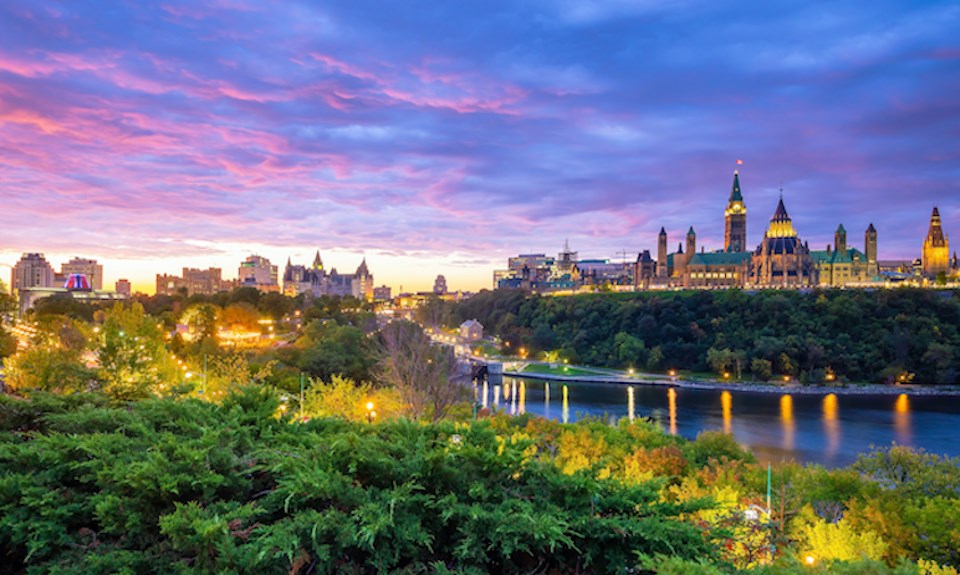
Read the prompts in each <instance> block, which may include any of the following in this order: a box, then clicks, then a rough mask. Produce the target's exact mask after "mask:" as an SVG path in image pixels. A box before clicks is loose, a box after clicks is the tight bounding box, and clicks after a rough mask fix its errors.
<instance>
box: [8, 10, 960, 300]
mask: <svg viewBox="0 0 960 575" xmlns="http://www.w3.org/2000/svg"><path fill="white" fill-rule="evenodd" d="M99 6H100V7H99V8H98V9H97V10H89V9H78V8H76V7H74V6H71V5H70V4H63V3H58V2H45V1H41V2H29V3H27V2H9V3H4V5H3V6H2V7H0V16H2V17H0V34H2V35H3V37H4V38H5V39H6V41H5V43H4V45H3V47H0V125H2V126H3V130H2V131H0V150H2V153H0V182H2V184H0V185H2V189H3V193H2V198H3V204H2V205H3V213H4V216H5V217H4V222H3V226H2V227H0V264H4V265H3V266H2V267H0V269H2V270H3V276H0V277H3V278H4V282H9V272H8V270H9V267H7V266H10V265H13V264H14V263H15V262H16V261H17V259H19V257H20V255H21V253H23V252H42V253H45V254H46V256H47V258H48V259H49V260H50V261H51V263H55V264H56V265H58V264H59V263H61V262H62V261H65V260H67V259H69V258H71V257H73V256H81V257H92V258H96V259H97V260H98V261H99V262H100V263H101V264H103V265H104V284H105V285H112V284H113V282H114V281H116V279H118V278H121V277H125V278H128V279H130V280H131V281H132V282H133V284H134V289H135V290H139V291H153V290H152V284H153V281H154V277H155V274H156V273H179V271H180V269H181V268H182V267H196V268H207V267H221V268H223V269H224V270H225V271H226V273H225V276H226V277H232V275H233V274H232V273H231V271H230V270H232V269H233V268H234V267H235V265H236V264H237V263H239V261H241V260H242V259H243V258H244V257H246V256H248V255H250V254H254V253H256V254H260V255H263V256H265V257H268V258H269V259H271V260H272V261H273V263H275V264H278V265H280V266H282V265H283V264H284V263H285V262H286V260H287V258H288V257H292V258H293V260H295V261H304V260H309V258H310V257H312V254H313V253H314V251H315V250H317V249H319V250H320V251H321V252H322V253H323V254H324V260H325V262H329V263H328V265H329V266H330V267H340V266H343V268H344V270H349V269H351V266H353V267H355V266H356V261H359V259H360V258H362V257H366V258H367V260H368V262H369V265H370V267H371V269H375V270H376V276H377V284H381V283H385V284H388V285H392V286H394V287H397V288H399V286H400V285H403V287H404V289H405V290H406V291H428V290H429V289H430V287H431V286H432V283H433V280H434V279H435V277H436V275H437V274H443V275H444V276H446V278H447V280H448V281H449V283H450V286H451V288H452V289H464V290H476V289H481V288H485V287H490V271H491V270H493V269H495V268H496V267H498V266H499V265H501V262H502V261H504V260H505V259H506V258H507V257H508V256H510V255H513V254H516V253H518V252H544V251H546V252H547V253H551V252H553V251H557V250H559V248H560V247H561V246H562V245H563V241H564V239H567V238H569V240H570V242H571V245H573V246H574V247H575V248H576V249H577V250H578V251H579V252H580V253H581V254H583V255H584V256H585V257H597V258H609V259H611V260H618V259H620V255H619V254H618V252H619V251H620V250H628V251H629V252H631V253H632V255H631V256H627V259H631V258H635V257H636V253H637V252H641V251H643V250H644V249H654V248H655V246H656V242H657V233H658V232H659V230H660V227H661V226H665V227H666V228H667V231H668V232H669V233H670V237H671V238H681V237H682V235H683V234H684V233H685V231H686V230H687V228H688V227H689V226H690V225H691V224H692V225H694V226H695V227H696V231H697V234H698V241H699V244H700V245H703V246H706V248H707V249H708V250H711V249H719V248H721V247H722V246H723V235H724V229H723V227H722V225H719V224H718V222H717V221H716V218H715V214H716V211H717V210H718V209H722V207H723V205H725V203H726V199H727V193H728V191H729V176H730V174H731V173H732V170H733V169H734V167H737V166H735V165H734V161H735V160H736V159H743V160H744V165H743V166H739V168H740V170H741V177H742V185H743V193H744V196H745V198H746V202H747V205H748V217H749V222H750V223H749V228H748V229H749V230H750V233H749V236H750V237H749V243H750V245H755V244H756V242H757V241H758V240H759V237H760V236H759V235H758V234H757V232H758V231H759V230H762V229H763V227H765V223H766V222H767V221H768V218H769V214H770V213H772V212H773V208H774V206H775V205H776V198H777V195H778V193H779V189H780V187H781V182H782V187H783V190H784V195H785V199H786V201H787V203H788V204H789V206H790V213H791V216H792V217H793V220H794V222H795V224H796V226H797V228H798V230H799V231H800V232H801V234H802V235H803V238H804V239H805V240H807V241H809V243H810V245H811V246H815V247H817V248H822V247H823V246H825V245H826V244H828V243H831V242H832V238H833V232H834V230H835V229H836V227H837V225H839V224H843V225H844V226H846V228H847V229H848V230H857V231H858V233H859V230H862V229H865V228H866V226H867V225H868V224H869V223H871V222H872V223H874V224H875V225H876V227H877V229H878V230H879V231H880V234H881V236H880V237H881V239H880V257H881V258H883V259H913V258H915V257H918V256H919V255H920V249H921V246H922V243H923V238H924V236H925V235H926V231H927V226H928V223H929V214H930V210H931V209H932V207H933V206H939V208H940V213H941V215H942V217H943V222H944V228H945V231H946V232H947V233H948V234H950V235H953V232H954V231H955V230H956V229H957V228H958V226H957V222H958V220H960V178H958V172H957V165H958V162H960V144H958V142H960V139H958V138H957V134H958V132H960V114H958V113H957V112H958V111H960V108H958V106H960V104H958V103H957V102H956V101H955V99H954V98H952V94H956V93H957V92H958V91H960V42H958V41H957V39H956V38H954V36H955V34H953V32H954V31H955V30H956V29H958V24H960V7H958V6H956V5H955V4H954V3H949V2H924V3H910V4H909V5H904V3H897V2H879V3H877V2H871V3H870V4H869V5H868V4H866V3H851V4H845V5H829V6H821V5H816V6H813V5H811V6H796V5H792V4H789V5H788V4H786V3H777V2H773V3H766V4H764V5H762V6H754V7H752V8H751V9H749V10H743V9H741V8H738V5H735V4H732V3H723V2H719V3H717V2H710V3H708V2H695V1H690V2H674V3H671V2H664V3H661V2H657V3H654V2H639V3H632V2H622V1H619V0H611V1H608V2H591V3H589V4H583V3H575V2H568V1H566V0H540V1H537V2H532V3H529V4H524V5H522V6H519V5H514V4H513V3H457V4H456V5H435V4H432V3H422V4H419V5H417V6H410V5H407V6H404V7H402V8H401V7H395V6H392V5H387V6H383V5H381V4H379V3H378V4H370V3H365V2H356V3H351V4H350V6H325V7H323V8H318V7H313V6H309V5H307V4H298V3H292V4H286V5H284V6H282V7H276V6H271V5H268V4H266V3H258V2H253V1H245V0H216V1H209V2H202V3H196V2H179V3H177V2H169V3H165V4H163V5H161V6H143V5H138V4H132V5H128V4H120V3H104V4H101V5H99ZM867 6H869V10H867V9H866V7H867ZM410 14H416V18H413V17H410V16H409V15H410ZM440 31H442V32H440ZM679 39H682V41H679ZM652 54H655V55H656V57H655V58H652V57H650V56H651V55H652Z"/></svg>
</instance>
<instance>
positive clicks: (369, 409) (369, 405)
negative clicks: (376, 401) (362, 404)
mask: <svg viewBox="0 0 960 575" xmlns="http://www.w3.org/2000/svg"><path fill="white" fill-rule="evenodd" d="M366 407H367V423H373V419H374V418H375V417H376V416H377V412H376V411H374V410H373V402H372V401H368V402H367V405H366Z"/></svg>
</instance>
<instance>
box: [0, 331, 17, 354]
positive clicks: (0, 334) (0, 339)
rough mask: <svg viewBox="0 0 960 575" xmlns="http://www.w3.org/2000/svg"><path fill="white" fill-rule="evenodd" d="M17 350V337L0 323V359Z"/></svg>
mask: <svg viewBox="0 0 960 575" xmlns="http://www.w3.org/2000/svg"><path fill="white" fill-rule="evenodd" d="M16 351H17V338H16V337H14V335H13V334H12V333H10V332H9V331H7V330H6V329H5V328H4V327H3V326H2V325H0V359H3V358H5V357H7V356H10V355H13V354H14V353H16Z"/></svg>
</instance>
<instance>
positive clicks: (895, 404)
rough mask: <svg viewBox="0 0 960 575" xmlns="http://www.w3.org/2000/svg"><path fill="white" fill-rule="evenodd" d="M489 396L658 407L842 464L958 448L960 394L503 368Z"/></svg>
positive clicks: (584, 409) (601, 412)
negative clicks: (614, 378) (676, 383)
mask: <svg viewBox="0 0 960 575" xmlns="http://www.w3.org/2000/svg"><path fill="white" fill-rule="evenodd" d="M477 399H478V401H479V402H480V403H482V404H483V405H485V406H490V407H494V406H497V407H499V408H502V409H504V410H505V411H506V412H507V413H510V414H520V413H532V414H535V415H539V416H542V417H547V418H550V419H555V420H559V421H569V422H573V421H576V420H578V419H582V418H584V417H602V418H605V419H608V420H611V421H613V420H618V419H620V418H624V417H626V418H631V417H652V418H653V419H655V420H656V421H659V422H660V423H661V425H662V426H663V428H664V429H665V430H666V431H667V432H669V433H673V434H679V435H681V436H683V437H686V438H690V439H692V438H695V437H696V436H697V434H698V433H700V432H701V431H707V430H715V431H725V432H728V433H733V436H734V437H735V438H736V440H737V441H738V442H739V443H740V444H741V445H744V446H746V447H748V448H750V449H751V450H752V451H753V453H754V454H755V455H756V456H757V459H759V460H760V461H761V462H767V461H771V462H778V461H784V460H790V459H793V460H795V461H798V462H801V463H818V464H821V465H824V466H826V467H841V466H845V465H848V464H850V463H852V462H853V461H854V460H855V459H856V458H857V455H859V454H861V453H865V452H867V451H869V450H870V449H871V448H872V447H874V446H875V447H887V446H890V445H891V444H894V443H896V444H897V445H907V446H911V447H918V448H923V449H925V450H927V451H929V452H931V453H937V454H945V455H951V456H960V397H956V396H954V397H937V396H907V395H899V396H898V395H886V396H874V395H834V394H830V395H826V396H818V395H789V394H782V395H781V394H774V393H757V392H748V391H734V392H729V391H721V390H701V389H684V388H674V387H669V386H662V385H624V384H605V383H576V382H567V383H561V382H545V381H543V380H538V379H532V378H519V377H516V378H515V377H505V378H503V385H502V386H494V385H487V384H484V385H481V386H478V387H477Z"/></svg>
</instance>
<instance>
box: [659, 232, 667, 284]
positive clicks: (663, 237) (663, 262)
mask: <svg viewBox="0 0 960 575" xmlns="http://www.w3.org/2000/svg"><path fill="white" fill-rule="evenodd" d="M668 273H669V270H667V230H666V229H665V228H660V236H659V238H658V239H657V275H658V276H659V277H662V278H665V277H667V275H668Z"/></svg>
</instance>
